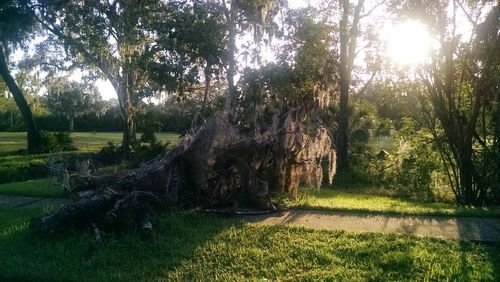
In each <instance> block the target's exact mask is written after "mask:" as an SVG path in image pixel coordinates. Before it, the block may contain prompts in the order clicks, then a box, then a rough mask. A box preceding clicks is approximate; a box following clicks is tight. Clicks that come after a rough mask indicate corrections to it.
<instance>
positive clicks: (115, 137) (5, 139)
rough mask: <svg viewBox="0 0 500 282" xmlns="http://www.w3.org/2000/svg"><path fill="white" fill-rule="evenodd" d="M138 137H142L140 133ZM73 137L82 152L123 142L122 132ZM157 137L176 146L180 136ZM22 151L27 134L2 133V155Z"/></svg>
mask: <svg viewBox="0 0 500 282" xmlns="http://www.w3.org/2000/svg"><path fill="white" fill-rule="evenodd" d="M137 136H138V137H140V136H141V135H140V133H138V134H137ZM71 137H72V138H73V140H74V142H75V145H76V147H77V148H78V150H79V151H80V152H97V151H99V149H100V148H102V147H103V146H105V145H106V144H107V143H108V141H111V142H113V143H115V144H120V143H121V141H122V133H121V132H96V133H93V132H73V133H71ZM156 137H157V138H158V139H159V140H160V141H163V142H170V143H171V144H176V143H177V142H178V140H179V134H177V133H170V132H167V133H165V132H161V133H157V134H156ZM21 149H26V132H0V155H5V154H12V153H13V152H15V151H18V150H21Z"/></svg>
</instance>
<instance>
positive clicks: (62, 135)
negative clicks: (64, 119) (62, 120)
mask: <svg viewBox="0 0 500 282" xmlns="http://www.w3.org/2000/svg"><path fill="white" fill-rule="evenodd" d="M42 146H43V148H44V151H45V152H59V151H74V150H76V147H75V145H74V142H73V139H72V138H71V136H70V134H69V132H47V131H45V132H42Z"/></svg>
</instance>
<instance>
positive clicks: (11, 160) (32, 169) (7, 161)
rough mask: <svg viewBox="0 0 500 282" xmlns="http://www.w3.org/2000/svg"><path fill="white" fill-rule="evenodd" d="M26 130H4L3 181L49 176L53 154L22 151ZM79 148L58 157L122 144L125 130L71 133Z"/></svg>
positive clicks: (172, 138)
mask: <svg viewBox="0 0 500 282" xmlns="http://www.w3.org/2000/svg"><path fill="white" fill-rule="evenodd" d="M25 135H26V133H24V132H0V183H8V182H13V181H22V180H27V179H37V178H42V177H46V176H47V174H48V169H47V167H46V166H45V162H46V161H47V159H48V158H49V155H50V154H36V155H28V154H18V153H17V152H18V151H19V150H21V149H25V148H26V140H25V139H26V136H25ZM71 136H72V137H73V140H74V142H75V145H76V147H77V149H78V151H76V152H60V153H56V154H55V156H56V157H59V156H60V157H62V158H66V157H69V156H71V155H76V154H79V155H82V154H87V153H95V152H97V151H99V150H100V149H101V148H102V147H104V146H105V145H106V144H107V143H108V142H109V141H111V142H114V143H117V144H119V143H120V142H121V138H122V133H120V132H98V133H95V134H94V133H92V132H74V133H72V134H71ZM157 137H158V139H159V140H160V141H163V142H170V144H172V145H173V144H176V143H177V142H178V141H179V135H178V134H176V133H158V134H157Z"/></svg>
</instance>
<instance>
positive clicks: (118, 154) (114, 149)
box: [96, 141, 123, 165]
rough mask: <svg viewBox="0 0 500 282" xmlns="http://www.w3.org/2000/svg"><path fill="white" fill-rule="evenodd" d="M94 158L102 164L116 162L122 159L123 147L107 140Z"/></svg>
mask: <svg viewBox="0 0 500 282" xmlns="http://www.w3.org/2000/svg"><path fill="white" fill-rule="evenodd" d="M96 159H97V160H98V161H99V162H100V163H101V164H104V165H110V164H115V163H118V162H120V161H121V160H122V159H123V148H122V146H118V145H115V144H114V143H113V142H111V141H109V142H108V143H107V144H106V146H104V147H102V148H101V150H99V152H97V156H96Z"/></svg>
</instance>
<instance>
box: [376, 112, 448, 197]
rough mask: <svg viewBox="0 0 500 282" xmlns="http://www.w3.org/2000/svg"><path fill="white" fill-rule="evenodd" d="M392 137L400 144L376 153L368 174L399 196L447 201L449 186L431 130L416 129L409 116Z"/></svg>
mask: <svg viewBox="0 0 500 282" xmlns="http://www.w3.org/2000/svg"><path fill="white" fill-rule="evenodd" d="M395 137H396V140H399V143H398V144H397V145H396V147H395V149H394V153H392V154H390V155H384V154H380V155H379V156H377V157H376V158H375V159H374V160H373V161H372V162H371V163H370V166H369V170H370V173H371V174H372V175H374V176H375V177H376V178H377V179H379V181H380V184H382V185H385V186H387V187H388V188H390V189H393V190H394V191H395V192H396V193H397V194H399V195H400V196H402V197H405V198H413V199H417V200H421V201H435V200H437V199H440V200H449V199H450V198H451V197H450V196H452V195H450V192H451V189H448V188H449V187H448V185H447V182H446V180H445V178H444V173H443V171H442V167H443V166H442V163H441V159H440V156H439V154H438V153H437V150H436V148H434V143H433V142H432V136H431V134H430V132H428V131H427V130H425V129H417V126H416V123H415V121H413V120H412V119H403V126H402V128H401V130H400V131H398V132H397V133H396V134H395Z"/></svg>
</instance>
